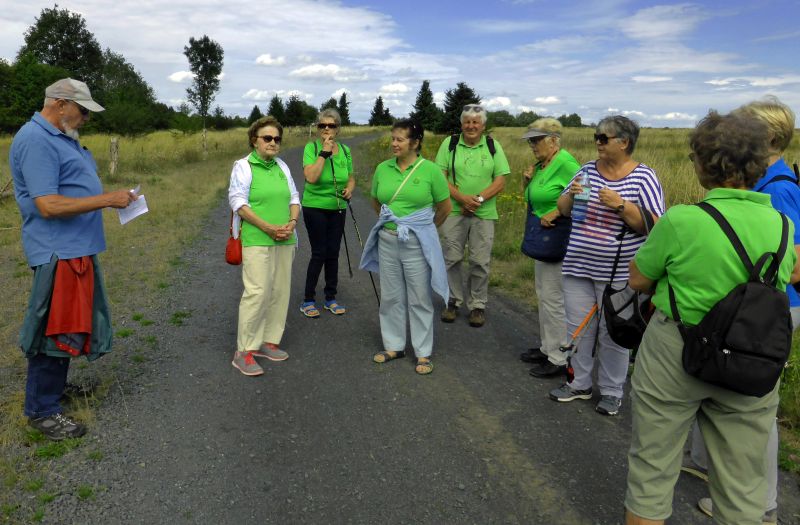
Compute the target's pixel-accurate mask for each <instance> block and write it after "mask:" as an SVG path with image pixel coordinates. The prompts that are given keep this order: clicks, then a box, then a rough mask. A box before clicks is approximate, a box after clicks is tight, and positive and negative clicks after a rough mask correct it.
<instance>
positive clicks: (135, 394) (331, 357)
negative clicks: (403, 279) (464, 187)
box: [45, 137, 800, 525]
mask: <svg viewBox="0 0 800 525" xmlns="http://www.w3.org/2000/svg"><path fill="white" fill-rule="evenodd" d="M363 140H364V138H363V137H362V138H360V139H352V140H349V141H345V142H348V143H350V144H351V145H353V146H356V145H357V144H358V143H359V142H361V141H363ZM356 154H357V153H356ZM283 158H284V160H286V161H287V163H288V164H289V165H290V166H291V167H292V168H293V170H294V175H295V179H296V181H297V182H298V187H301V181H302V174H301V171H300V168H299V166H300V164H301V162H300V158H301V151H300V150H299V149H293V150H287V151H286V152H285V153H284V155H283ZM353 207H354V211H355V213H356V217H357V219H358V224H359V226H360V230H361V234H362V236H363V237H364V239H366V236H367V234H368V232H369V229H370V227H371V226H372V224H373V222H374V213H373V212H372V210H371V209H370V207H369V205H368V203H367V200H366V199H365V198H363V197H361V196H358V197H357V198H356V199H354V203H353ZM228 213H229V212H228V209H227V206H226V205H225V204H224V203H221V204H220V206H219V207H218V208H217V209H216V210H214V211H213V212H212V213H211V214H210V217H209V220H208V223H207V225H206V227H205V228H204V231H205V232H208V233H207V234H206V235H205V236H204V237H203V238H202V239H201V240H200V241H199V242H197V243H196V245H194V246H192V247H191V249H189V250H188V251H187V253H186V256H185V258H184V259H185V260H186V261H187V263H186V265H185V266H183V268H182V269H181V271H180V272H178V273H180V276H177V277H176V279H177V280H176V282H175V283H174V285H173V286H171V287H170V292H169V293H168V294H167V293H165V294H162V297H161V298H160V299H159V300H157V302H156V304H155V305H154V306H153V308H152V309H151V310H149V311H145V312H143V313H144V314H145V317H147V318H148V319H154V320H158V321H157V323H156V324H155V325H153V326H151V327H147V328H146V329H141V330H138V332H137V333H139V332H141V333H139V337H142V338H145V337H148V336H149V337H150V338H152V337H154V336H155V337H156V338H157V341H158V343H157V348H156V349H155V350H151V351H148V352H145V353H144V354H143V355H145V356H146V359H147V360H146V361H145V362H143V363H134V362H129V364H126V365H125V366H124V367H122V368H117V370H116V371H115V372H116V374H117V375H118V377H119V378H120V379H119V381H117V382H115V384H114V386H113V387H112V390H111V392H110V395H109V397H108V399H107V401H106V403H105V404H104V406H103V407H102V408H101V409H100V410H99V411H98V419H97V421H96V422H94V424H93V425H92V427H91V429H90V435H89V436H88V437H87V438H86V440H85V444H84V446H82V447H81V448H80V449H79V450H78V451H75V452H73V453H70V454H69V455H67V456H65V457H64V458H61V459H59V460H56V461H54V463H53V466H52V472H53V474H52V475H53V476H55V477H56V478H57V479H58V480H59V482H60V484H61V485H62V486H65V487H76V486H80V485H84V484H89V485H92V486H93V487H95V491H94V495H93V496H92V497H90V498H88V499H84V500H81V499H79V498H76V497H75V496H74V495H71V493H65V494H64V495H62V496H60V497H59V498H58V499H57V500H56V501H55V502H53V503H52V504H50V505H48V506H47V513H46V517H45V521H46V522H59V523H61V522H63V523H87V524H88V523H97V524H101V523H102V524H105V523H137V524H138V523H173V524H179V523H230V524H246V523H276V524H285V523H370V524H372V523H376V524H378V523H379V524H384V523H387V524H388V523H432V524H433V523H435V524H447V523H477V524H484V523H530V524H548V525H551V524H583V523H586V524H613V523H619V522H620V521H621V517H622V512H623V507H622V500H623V495H624V487H625V475H626V456H625V455H626V451H627V445H628V443H629V438H630V415H629V408H630V405H629V403H628V398H627V394H626V399H625V404H624V405H623V412H622V415H621V417H617V418H607V417H603V416H600V415H598V414H596V413H595V412H594V410H593V407H594V405H593V403H594V401H593V402H592V403H589V402H582V401H576V402H573V403H569V404H557V403H553V402H552V401H550V400H548V399H547V398H546V394H547V392H548V390H549V389H551V388H554V387H555V386H558V381H559V380H556V379H553V380H550V381H542V380H535V379H533V378H531V377H529V376H528V369H527V367H526V366H525V365H524V364H523V363H521V362H520V361H519V360H518V358H517V356H518V354H519V352H520V351H521V350H522V349H524V348H525V347H527V346H530V345H529V344H528V343H529V342H530V341H531V340H532V338H533V337H534V333H535V331H536V328H535V326H536V323H535V313H534V312H532V311H530V310H529V309H528V308H526V307H524V306H521V305H519V304H517V303H515V302H513V301H510V300H507V299H504V298H503V297H500V296H498V295H496V294H495V295H493V296H492V297H491V301H490V304H489V308H488V310H487V318H488V322H487V324H486V326H485V327H483V328H481V329H474V328H470V327H469V326H468V325H467V323H466V315H465V312H462V315H461V316H460V317H459V319H458V320H457V322H456V323H454V324H452V325H443V324H441V323H438V322H437V325H436V339H435V341H436V349H437V350H436V351H435V353H434V362H435V363H436V370H435V372H434V373H433V374H432V375H431V376H428V377H421V376H418V375H416V374H415V373H414V370H413V362H412V360H411V359H405V360H398V361H395V362H392V363H390V364H387V365H383V366H380V365H375V364H373V363H372V362H371V356H372V354H373V353H374V352H375V351H378V350H380V348H381V338H380V331H379V326H378V316H377V304H376V300H375V296H374V294H373V291H372V287H371V284H370V282H369V278H368V275H367V274H366V273H364V272H361V271H359V270H357V269H356V266H357V264H358V259H359V258H360V253H361V251H360V248H359V246H358V241H357V239H356V236H355V233H354V231H353V228H352V221H351V220H350V218H348V225H347V236H348V243H349V248H350V254H351V259H352V264H353V268H354V277H353V278H352V279H350V278H349V276H348V274H347V265H346V260H345V257H344V249H343V250H342V259H341V265H340V293H339V296H338V299H339V300H340V301H341V302H342V303H343V304H344V305H345V306H347V307H348V308H349V312H348V313H347V314H346V315H344V316H342V317H334V316H333V315H331V314H329V313H328V312H322V316H321V318H319V319H316V320H310V319H306V318H304V317H303V316H302V315H301V314H300V313H299V311H298V304H299V302H300V300H301V299H302V297H301V295H302V284H303V282H304V276H305V270H306V264H307V261H308V256H309V246H308V242H307V238H306V236H305V230H304V228H302V227H301V228H300V229H299V232H300V243H301V244H300V248H299V251H298V253H297V257H296V259H295V262H294V269H293V275H292V289H293V293H292V300H291V305H290V311H289V318H288V321H287V327H286V333H285V336H284V340H283V342H282V345H281V346H282V347H283V348H284V349H286V350H287V351H288V352H289V354H290V356H291V357H290V359H289V360H288V361H286V362H282V363H269V362H268V363H267V364H265V365H264V367H265V370H266V373H265V374H264V375H263V376H260V377H256V378H250V377H245V376H243V375H242V374H240V373H239V372H238V371H237V370H236V369H234V368H233V367H232V366H231V364H230V361H231V357H232V353H233V351H234V348H235V340H236V319H237V309H238V301H239V297H240V294H241V278H240V268H238V267H232V266H228V265H226V264H225V262H224V259H223V246H224V243H225V239H226V236H227V227H226V221H227V217H228ZM321 288H322V284H320V288H319V290H320V291H321ZM175 312H190V315H189V316H188V317H185V318H184V319H183V324H182V325H181V326H174V325H173V324H170V323H169V322H167V320H168V319H170V318H171V316H173V314H174V313H175ZM150 340H151V341H152V339H150ZM126 344H127V343H126ZM122 346H123V347H124V345H122ZM123 351H125V350H124V348H123ZM262 363H263V360H262ZM89 450H91V451H95V454H94V457H95V458H98V457H102V459H99V460H88V459H86V451H89ZM81 451H83V452H81ZM73 492H74V491H73ZM706 493H707V489H706V488H705V487H704V486H703V484H702V483H701V482H699V481H697V480H694V479H690V478H688V477H686V476H682V477H681V480H680V482H679V484H678V487H677V490H676V496H675V514H674V517H673V518H672V520H671V523H673V524H677V523H680V524H708V523H710V520H708V518H705V517H704V516H702V515H701V514H700V513H699V512H698V511H696V510H695V509H694V504H695V501H696V499H697V498H698V497H700V496H703V495H706ZM781 499H782V501H781V518H782V523H798V522H800V519H798V518H797V517H796V516H798V515H800V511H798V509H800V504H799V503H798V502H799V501H800V496H798V489H797V482H796V479H794V478H791V477H789V476H786V477H785V478H784V479H783V480H782V486H781ZM792 515H794V516H795V518H794V520H797V521H791V520H792V519H793V518H792V517H791V516H792Z"/></svg>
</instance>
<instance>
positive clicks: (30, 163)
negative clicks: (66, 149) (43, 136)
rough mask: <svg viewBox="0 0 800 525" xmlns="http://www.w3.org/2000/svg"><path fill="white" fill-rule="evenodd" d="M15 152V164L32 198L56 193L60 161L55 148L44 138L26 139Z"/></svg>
mask: <svg viewBox="0 0 800 525" xmlns="http://www.w3.org/2000/svg"><path fill="white" fill-rule="evenodd" d="M16 153H17V159H16V160H17V166H18V167H19V171H20V173H21V174H22V178H23V179H24V181H25V186H26V188H27V189H28V195H30V197H31V198H32V199H35V198H36V197H42V196H44V195H55V194H57V193H58V181H59V174H60V172H61V163H60V161H59V158H58V151H57V150H56V148H53V147H52V146H50V145H48V144H47V142H46V141H44V140H27V141H25V142H24V143H23V144H22V145H21V147H20V149H19V151H17V152H16Z"/></svg>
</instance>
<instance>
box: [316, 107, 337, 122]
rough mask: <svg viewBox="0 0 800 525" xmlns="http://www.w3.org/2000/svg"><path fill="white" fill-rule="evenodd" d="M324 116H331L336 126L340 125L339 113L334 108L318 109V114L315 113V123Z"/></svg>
mask: <svg viewBox="0 0 800 525" xmlns="http://www.w3.org/2000/svg"><path fill="white" fill-rule="evenodd" d="M324 118H332V119H333V122H334V123H335V124H336V126H341V125H342V116H341V115H339V110H337V109H336V108H328V109H323V110H322V111H320V112H319V115H317V124H319V123H320V122H321V121H322V119H324Z"/></svg>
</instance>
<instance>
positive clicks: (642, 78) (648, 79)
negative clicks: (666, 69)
mask: <svg viewBox="0 0 800 525" xmlns="http://www.w3.org/2000/svg"><path fill="white" fill-rule="evenodd" d="M631 80H633V81H634V82H639V83H643V84H652V83H655V82H669V81H670V80H672V77H657V76H651V75H637V76H634V77H631Z"/></svg>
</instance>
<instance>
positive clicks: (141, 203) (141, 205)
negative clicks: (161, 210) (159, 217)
mask: <svg viewBox="0 0 800 525" xmlns="http://www.w3.org/2000/svg"><path fill="white" fill-rule="evenodd" d="M131 192H132V193H133V194H134V195H136V194H138V193H139V186H136V187H135V188H134V189H132V190H131ZM148 211H150V210H149V209H148V208H147V200H145V198H144V195H139V196H138V197H137V198H136V200H135V201H133V202H131V203H130V204H128V207H127V208H119V209H118V210H117V213H119V223H120V224H126V223H129V222H130V221H132V220H133V219H135V218H136V217H138V216H139V215H143V214H145V213H147V212H148Z"/></svg>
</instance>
